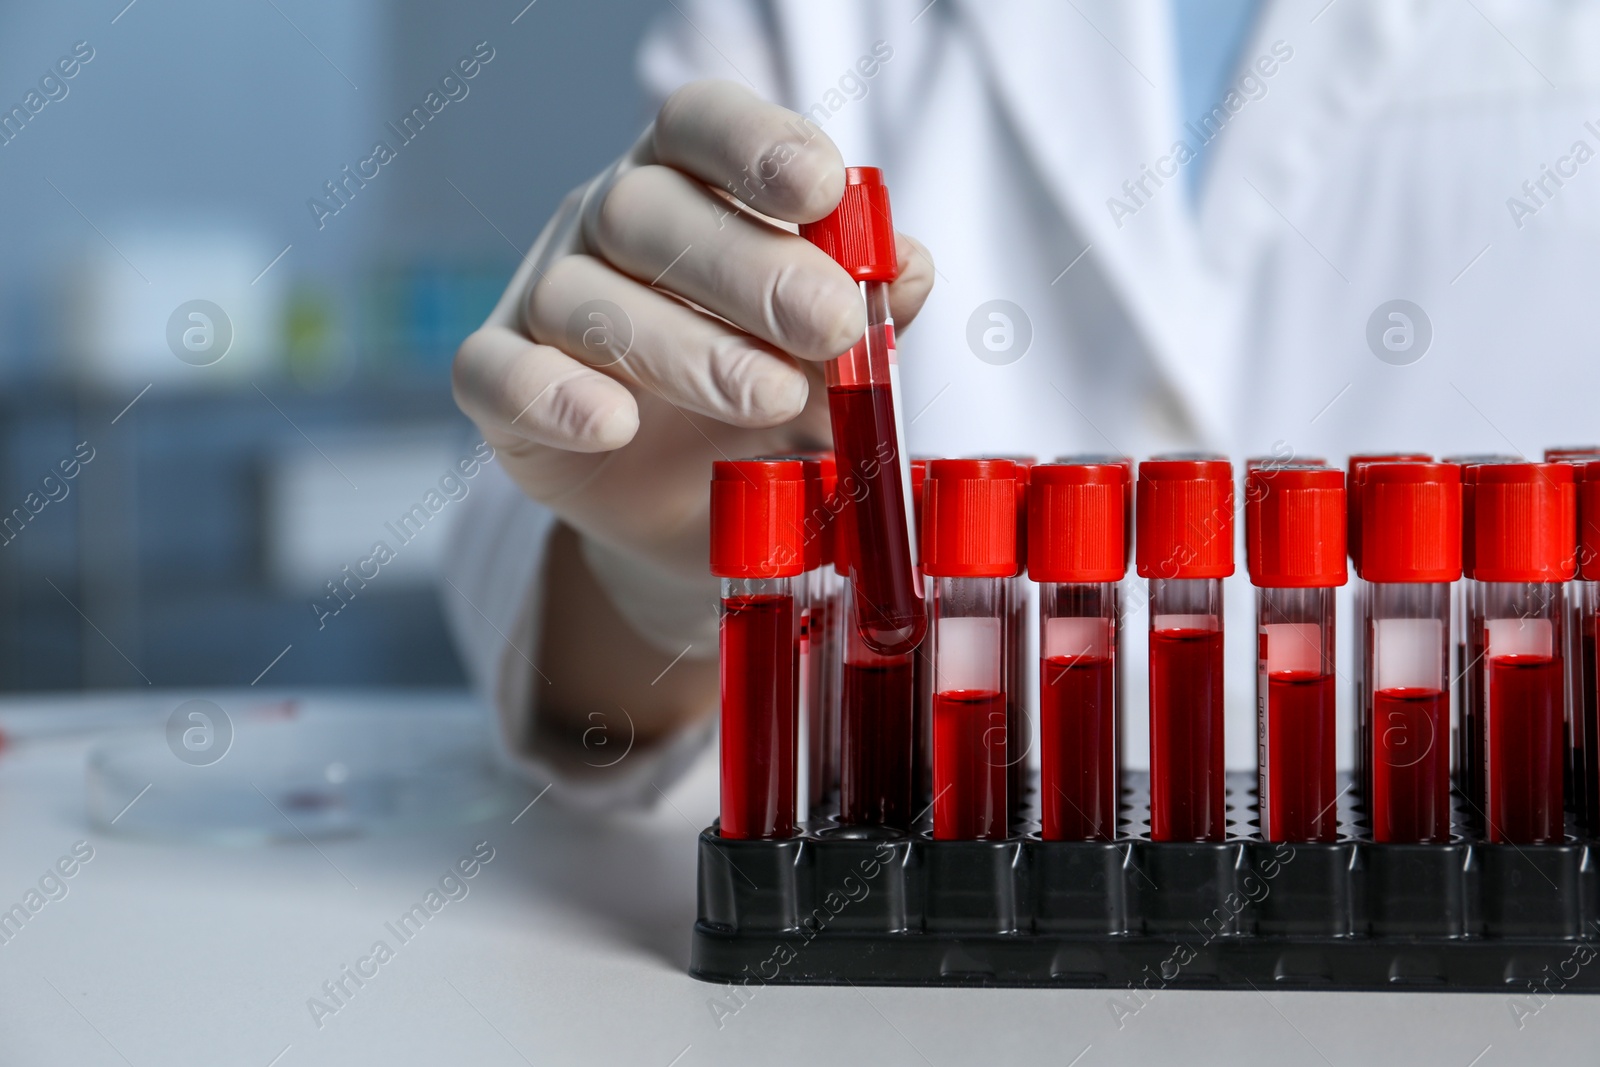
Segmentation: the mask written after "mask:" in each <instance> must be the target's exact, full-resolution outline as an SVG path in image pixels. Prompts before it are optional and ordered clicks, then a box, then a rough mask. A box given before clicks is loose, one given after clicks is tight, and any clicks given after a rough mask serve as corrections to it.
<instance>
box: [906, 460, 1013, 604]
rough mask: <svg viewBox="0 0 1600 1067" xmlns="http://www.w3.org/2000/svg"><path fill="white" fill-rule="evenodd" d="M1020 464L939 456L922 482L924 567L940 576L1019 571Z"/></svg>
mask: <svg viewBox="0 0 1600 1067" xmlns="http://www.w3.org/2000/svg"><path fill="white" fill-rule="evenodd" d="M1016 478H1017V466H1016V464H1015V463H1012V462H1011V461H1010V460H1008V459H935V460H931V461H929V463H928V480H927V482H926V483H924V485H923V487H922V510H923V523H922V569H923V571H924V572H925V573H927V574H928V575H930V576H932V577H935V578H1009V577H1010V576H1012V575H1013V574H1016V573H1017V489H1016Z"/></svg>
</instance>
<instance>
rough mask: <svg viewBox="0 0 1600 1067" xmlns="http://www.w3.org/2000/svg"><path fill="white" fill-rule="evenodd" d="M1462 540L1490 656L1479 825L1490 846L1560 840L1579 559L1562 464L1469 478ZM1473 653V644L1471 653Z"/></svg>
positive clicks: (1480, 688)
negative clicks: (1567, 639) (1570, 628)
mask: <svg viewBox="0 0 1600 1067" xmlns="http://www.w3.org/2000/svg"><path fill="white" fill-rule="evenodd" d="M1469 476H1470V478H1471V485H1472V497H1473V503H1472V507H1471V525H1470V526H1469V527H1468V528H1467V530H1466V533H1465V536H1464V537H1463V547H1464V555H1465V560H1464V563H1465V567H1466V571H1467V573H1468V574H1469V575H1470V576H1471V577H1472V578H1473V580H1474V581H1475V582H1476V583H1477V585H1476V587H1475V591H1476V596H1475V597H1474V600H1473V603H1472V605H1471V614H1470V615H1469V617H1468V626H1469V628H1470V630H1471V632H1472V633H1473V634H1475V635H1477V637H1476V641H1475V642H1473V643H1476V644H1480V645H1481V647H1482V658H1481V659H1480V660H1478V662H1476V663H1475V664H1474V665H1473V666H1472V670H1471V672H1470V683H1469V687H1468V688H1469V692H1472V693H1473V694H1474V699H1475V700H1476V701H1477V702H1478V704H1477V706H1478V707H1479V708H1481V710H1482V716H1483V719H1482V723H1481V725H1480V727H1479V729H1480V730H1481V731H1482V746H1483V747H1482V751H1483V774H1482V794H1483V802H1482V804H1481V807H1482V809H1483V818H1484V826H1485V831H1486V835H1487V838H1488V840H1489V841H1492V842H1509V843H1511V844H1516V845H1528V844H1541V843H1546V842H1553V841H1559V840H1561V839H1562V836H1563V832H1564V830H1563V811H1562V803H1561V800H1562V778H1563V773H1562V772H1563V766H1562V764H1563V759H1562V733H1563V689H1564V682H1565V678H1564V677H1563V660H1564V653H1565V648H1564V644H1563V641H1562V636H1561V629H1562V625H1563V623H1564V622H1565V618H1564V611H1563V602H1564V596H1563V593H1564V585H1563V583H1565V582H1566V581H1568V580H1569V579H1571V578H1572V577H1573V574H1574V572H1575V569H1576V556H1577V529H1578V526H1577V490H1576V486H1575V480H1574V478H1573V472H1572V467H1571V466H1569V465H1567V464H1564V463H1496V464H1483V465H1479V466H1475V467H1471V468H1469ZM1469 647H1470V646H1469Z"/></svg>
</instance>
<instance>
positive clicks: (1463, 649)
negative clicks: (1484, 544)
mask: <svg viewBox="0 0 1600 1067" xmlns="http://www.w3.org/2000/svg"><path fill="white" fill-rule="evenodd" d="M1439 462H1441V463H1454V464H1455V465H1456V466H1458V467H1460V468H1461V561H1462V567H1461V581H1459V582H1457V583H1456V593H1455V604H1454V606H1453V610H1454V617H1455V631H1456V659H1455V672H1454V673H1455V679H1456V725H1455V745H1454V746H1453V751H1454V752H1455V753H1456V781H1457V783H1458V785H1459V788H1460V789H1461V793H1462V795H1463V796H1464V797H1466V798H1467V821H1468V822H1469V823H1471V824H1472V826H1473V827H1474V828H1476V829H1478V830H1482V829H1483V705H1482V703H1481V700H1482V696H1483V694H1482V692H1481V690H1482V688H1483V687H1482V686H1474V685H1473V684H1472V674H1473V668H1474V667H1476V666H1478V665H1479V664H1480V663H1481V662H1482V660H1483V633H1482V630H1481V628H1475V627H1473V625H1472V618H1473V615H1474V612H1475V611H1476V609H1475V608H1474V606H1473V605H1474V604H1475V603H1476V601H1477V598H1478V593H1479V590H1478V583H1477V582H1475V581H1473V579H1472V572H1471V570H1470V569H1469V568H1468V567H1467V566H1466V561H1467V560H1468V559H1469V558H1470V557H1471V556H1472V548H1471V544H1470V542H1471V540H1472V531H1473V528H1474V522H1473V518H1472V502H1473V499H1474V489H1475V488H1476V483H1477V468H1478V467H1481V466H1483V465H1484V464H1488V463H1521V462H1522V457H1521V456H1508V455H1502V454H1500V453H1498V452H1476V453H1464V454H1458V455H1452V456H1445V457H1443V458H1442V459H1441V460H1440V461H1439Z"/></svg>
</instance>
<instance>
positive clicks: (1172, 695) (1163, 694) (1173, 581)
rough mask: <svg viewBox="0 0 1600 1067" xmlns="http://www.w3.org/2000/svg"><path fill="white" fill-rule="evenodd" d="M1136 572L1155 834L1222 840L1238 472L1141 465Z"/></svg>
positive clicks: (1184, 464)
mask: <svg viewBox="0 0 1600 1067" xmlns="http://www.w3.org/2000/svg"><path fill="white" fill-rule="evenodd" d="M1136 518H1137V521H1138V538H1137V540H1138V546H1137V559H1138V572H1139V576H1140V577H1141V578H1147V579H1149V581H1150V607H1149V614H1150V836H1151V838H1152V839H1153V840H1156V841H1221V840H1222V839H1223V838H1224V837H1225V836H1226V832H1227V822H1226V811H1225V809H1224V793H1225V789H1224V766H1223V685H1222V643H1223V637H1222V615H1223V612H1222V579H1224V578H1226V577H1227V576H1229V575H1230V574H1232V573H1233V467H1232V465H1231V464H1229V463H1228V461H1227V460H1224V459H1209V458H1207V459H1153V460H1147V461H1146V462H1144V463H1141V464H1140V465H1139V484H1138V507H1137V513H1136Z"/></svg>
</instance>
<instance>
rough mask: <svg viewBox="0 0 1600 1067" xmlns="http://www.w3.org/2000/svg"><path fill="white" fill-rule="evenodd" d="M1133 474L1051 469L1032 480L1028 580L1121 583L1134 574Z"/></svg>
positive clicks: (1038, 470)
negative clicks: (1130, 531)
mask: <svg viewBox="0 0 1600 1067" xmlns="http://www.w3.org/2000/svg"><path fill="white" fill-rule="evenodd" d="M1127 502H1128V468H1127V467H1126V466H1124V465H1123V464H1121V463H1047V464H1042V465H1040V466H1036V467H1034V468H1033V469H1032V470H1031V471H1030V472H1029V476H1028V576H1029V577H1030V578H1032V579H1033V580H1034V581H1036V582H1115V581H1119V580H1120V579H1121V578H1122V576H1123V575H1124V574H1126V573H1127V571H1128V553H1127V547H1126V545H1127V542H1128V529H1127V516H1128V507H1127Z"/></svg>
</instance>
